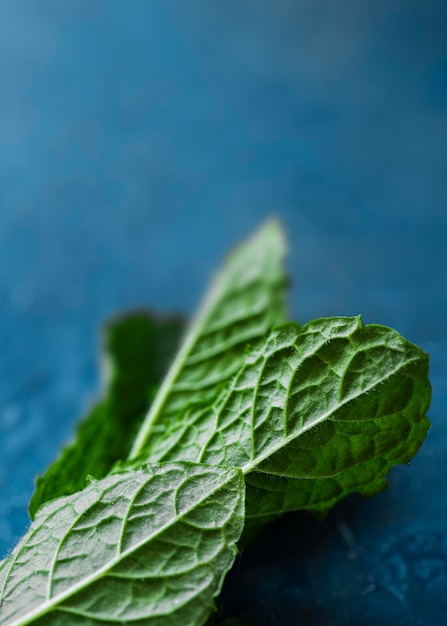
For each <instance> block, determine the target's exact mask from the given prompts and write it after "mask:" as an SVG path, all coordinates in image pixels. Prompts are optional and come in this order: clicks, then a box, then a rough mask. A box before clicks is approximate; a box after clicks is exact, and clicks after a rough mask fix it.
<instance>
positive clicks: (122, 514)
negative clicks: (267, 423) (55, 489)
mask: <svg viewBox="0 0 447 626" xmlns="http://www.w3.org/2000/svg"><path fill="white" fill-rule="evenodd" d="M243 506H244V482H243V478H242V475H241V472H240V471H239V470H234V469H225V468H216V467H208V466H203V465H202V466H201V465H194V464H188V463H176V464H172V465H158V466H157V465H155V466H147V467H145V468H144V469H142V470H139V471H136V472H129V473H127V474H116V475H113V476H110V477H108V478H105V479H103V480H101V481H98V482H93V483H92V484H91V485H90V486H89V487H87V488H86V489H84V490H83V491H81V492H80V493H77V494H75V495H71V496H68V497H64V498H59V499H57V500H54V501H53V502H50V503H48V504H46V505H45V506H43V507H42V508H41V509H40V510H39V512H38V514H37V516H36V520H35V521H34V523H33V524H32V526H31V527H30V529H29V531H28V533H27V534H26V535H25V537H24V538H23V539H22V541H21V542H20V543H19V544H18V546H17V547H16V549H15V550H14V552H13V553H12V554H11V555H10V556H9V557H8V558H7V559H6V560H5V561H4V562H3V563H2V564H1V565H0V623H1V624H2V625H4V626H7V625H9V626H25V625H27V624H36V625H39V626H43V625H45V626H59V625H62V624H63V625H66V624H71V625H73V626H78V625H79V626H84V625H85V626H87V625H90V624H101V625H104V626H105V625H106V624H116V623H122V624H123V623H132V624H142V625H143V624H148V625H149V624H151V625H154V626H179V625H180V624H182V625H184V626H200V625H201V624H203V623H204V622H205V621H206V619H207V617H208V616H209V614H210V613H211V611H212V610H213V607H214V605H213V597H214V596H215V595H216V594H217V593H218V592H219V590H220V587H221V584H222V581H223V577H224V575H225V573H226V572H227V570H228V569H229V568H230V567H231V565H232V563H233V561H234V558H235V555H236V547H235V544H236V542H237V541H238V539H239V536H240V534H241V531H242V527H243V519H244V517H243V516H244V508H243Z"/></svg>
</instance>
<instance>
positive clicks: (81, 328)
mask: <svg viewBox="0 0 447 626" xmlns="http://www.w3.org/2000/svg"><path fill="white" fill-rule="evenodd" d="M446 20H447V4H446V3H445V2H442V1H440V2H435V1H433V0H426V1H425V2H420V1H418V2H416V1H414V0H387V1H385V0H374V1H373V0H371V1H367V2H362V3H357V2H352V1H349V0H340V2H330V1H329V0H326V1H323V0H313V2H311V3H308V2H303V1H298V2H296V1H292V0H290V1H289V0H276V1H275V2H270V1H267V0H246V1H244V2H242V1H236V0H235V1H234V2H232V1H229V2H224V3H222V2H218V1H217V0H216V1H214V0H211V1H210V0H206V1H205V0H193V1H192V2H183V1H182V0H169V1H166V2H157V1H155V0H154V1H152V0H151V1H150V2H144V1H143V0H141V1H137V0H132V1H129V2H118V1H114V0H108V1H106V0H104V1H100V0H77V1H76V2H71V1H69V2H59V1H57V0H51V1H50V0H40V2H39V3H34V2H32V1H31V0H29V1H26V0H2V2H1V3H0V76H1V90H2V95H1V98H0V298H1V302H2V307H1V311H0V345H1V351H0V459H1V461H0V553H1V554H5V553H6V552H7V550H8V549H10V548H11V547H12V545H13V544H14V543H15V541H16V539H17V538H18V537H19V536H20V535H21V534H22V533H23V532H24V530H25V528H26V526H27V523H28V521H27V515H26V505H27V501H28V499H29V496H30V494H31V491H32V481H33V477H34V476H35V475H36V474H37V473H38V472H39V471H42V470H43V469H44V468H45V466H46V465H47V464H48V463H49V462H50V461H51V460H52V459H53V458H54V456H55V455H56V454H57V451H58V449H59V447H60V445H61V444H62V442H64V441H66V440H67V439H68V438H69V437H70V435H71V433H72V431H73V425H74V422H75V419H76V418H77V417H78V416H79V415H80V414H81V412H82V410H84V409H85V408H86V407H87V406H88V405H89V403H90V402H91V400H92V399H93V398H94V397H95V395H96V393H97V390H98V384H99V381H98V374H97V348H98V343H99V342H98V331H99V328H100V324H101V323H102V322H103V321H104V320H105V319H107V318H108V317H110V316H111V315H113V314H115V313H117V312H119V311H122V310H126V309H129V308H135V307H140V306H142V305H144V306H149V307H152V308H156V309H158V310H161V311H171V310H177V311H181V312H184V313H187V314H189V313H191V312H192V311H193V310H194V308H195V306H196V304H197V301H198V299H199V297H200V294H201V293H202V291H203V289H204V288H205V285H206V281H207V279H208V278H209V277H210V274H211V272H212V270H213V268H215V267H216V266H217V264H218V263H219V261H220V259H221V257H222V255H223V254H224V253H225V252H226V250H227V249H228V248H229V246H231V245H232V244H233V243H235V242H236V241H238V240H239V239H241V238H242V237H244V236H246V235H247V234H249V232H250V231H251V230H252V229H253V228H254V227H256V226H257V224H258V223H259V222H260V221H261V220H262V219H263V218H264V217H266V216H268V215H272V214H276V215H279V216H280V217H281V218H282V220H283V221H284V223H285V226H286V228H287V231H288V235H289V240H290V247H291V255H290V259H289V270H290V273H291V274H292V276H293V278H294V284H293V287H292V295H291V311H292V313H293V316H294V317H296V318H298V319H299V320H301V321H306V320H308V319H310V318H312V317H317V316H322V315H333V314H347V315H351V314H357V313H362V314H363V317H364V320H365V322H379V323H383V324H387V325H390V326H393V327H395V328H397V329H398V330H399V331H400V332H401V333H402V334H403V335H405V336H406V337H407V338H408V339H410V340H412V341H414V342H416V343H419V344H420V345H422V347H424V348H425V349H426V350H427V351H429V352H430V354H431V369H432V375H431V378H432V383H433V388H434V400H433V405H432V410H431V412H430V418H431V420H432V422H433V428H432V430H431V432H430V434H429V437H428V439H427V442H426V443H425V444H424V446H423V448H422V449H421V451H420V453H419V455H418V457H417V458H416V459H415V460H414V461H413V462H412V464H411V466H410V467H399V468H397V469H396V470H394V471H393V473H392V475H391V489H390V490H388V492H386V493H384V494H381V495H380V496H378V497H376V498H374V499H373V500H369V501H364V500H358V499H356V498H353V499H351V500H349V501H348V502H346V503H344V504H343V505H342V506H341V507H339V508H338V509H337V510H336V511H335V512H334V513H333V515H331V517H330V518H329V519H328V520H327V521H326V522H325V523H324V524H323V525H317V524H315V523H314V522H312V521H311V520H308V519H307V518H303V517H302V516H293V515H292V516H289V517H288V518H286V519H285V520H284V521H281V522H279V525H277V526H276V527H274V528H272V529H271V531H269V534H268V535H267V537H266V538H265V539H264V541H263V542H262V544H261V547H260V548H258V549H257V550H249V551H247V552H246V553H244V554H243V555H242V559H241V561H240V563H239V565H238V568H237V571H236V572H235V573H234V575H233V579H234V580H233V583H234V584H235V585H237V587H238V589H239V593H238V594H236V593H235V592H234V588H233V590H232V587H231V585H228V588H227V591H226V597H227V600H226V601H227V606H228V608H229V609H230V610H231V611H232V612H233V613H235V614H236V613H238V614H239V615H241V616H245V617H246V618H247V619H248V620H251V623H252V624H253V626H272V625H274V624H280V625H282V626H288V625H291V626H292V625H293V626H295V625H296V624H298V623H304V624H315V625H317V626H329V625H333V626H335V625H336V624H349V625H352V626H354V625H358V624H362V626H370V625H371V626H372V625H376V624H380V625H385V626H388V625H390V626H391V625H393V626H394V625H395V624H396V623H399V624H401V625H407V624H408V625H413V624H431V625H435V626H436V625H437V624H440V625H441V624H444V623H445V612H446V609H447V497H446V495H445V484H446V479H447V457H446V452H447V450H446V448H447V428H446V420H445V413H446V410H447V392H446V384H445V381H446V354H447V342H446V339H445V328H446V320H447V298H446V294H445V289H446V285H447V276H446V273H447V251H446V249H447V246H446V241H447V209H446V207H447V185H446V164H447V158H446V157H447V148H446V146H447V141H446V139H447V115H446V111H447V26H446V24H447V22H446Z"/></svg>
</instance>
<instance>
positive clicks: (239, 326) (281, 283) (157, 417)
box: [130, 221, 286, 458]
mask: <svg viewBox="0 0 447 626" xmlns="http://www.w3.org/2000/svg"><path fill="white" fill-rule="evenodd" d="M284 254H285V244H284V240H283V235H282V231H281V228H280V226H279V225H278V224H277V223H276V222H274V221H271V222H268V223H267V224H265V225H264V226H263V227H262V228H261V229H260V230H259V231H258V232H256V233H255V234H254V235H253V237H252V238H251V239H249V240H248V241H247V242H246V243H245V244H243V245H242V246H240V247H239V248H237V249H236V250H234V252H233V253H232V254H231V255H230V256H229V258H228V259H227V261H226V263H225V264H224V266H223V268H222V269H221V271H220V272H219V273H218V274H217V276H216V278H215V280H214V282H213V284H212V286H211V289H210V291H209V293H208V295H207V296H206V298H205V301H204V302H203V305H202V307H201V309H200V310H199V313H198V315H197V317H196V318H195V320H194V321H193V323H192V325H191V327H190V329H189V331H188V332H187V334H186V337H185V339H184V342H183V344H182V348H181V349H180V351H179V353H178V355H177V357H176V359H175V361H174V363H173V365H172V367H171V369H170V371H169V373H168V375H167V376H166V378H165V380H164V382H163V385H162V387H161V389H160V391H159V393H158V395H157V397H156V399H155V401H154V403H153V404H152V406H151V408H150V411H149V413H148V415H147V417H146V420H145V423H144V424H143V426H142V428H141V430H140V433H139V436H138V437H137V439H136V441H135V444H134V446H133V448H132V451H131V455H130V457H131V458H136V457H141V458H144V450H145V447H146V445H147V442H148V441H149V439H150V438H151V437H153V436H156V437H157V438H160V437H161V438H162V437H163V431H164V429H165V428H166V427H167V425H169V423H170V422H172V421H173V420H175V419H176V417H177V415H178V413H179V412H180V411H181V409H182V408H183V407H184V406H185V405H187V404H192V403H195V402H199V403H202V404H203V403H205V404H209V403H210V402H212V401H213V400H214V399H215V398H216V396H217V393H218V391H219V390H220V388H221V387H222V385H224V384H225V383H227V382H228V381H229V380H230V379H231V377H232V376H234V375H235V374H236V372H237V371H238V370H239V368H240V367H241V365H242V363H243V360H244V355H245V351H246V348H247V345H255V344H256V343H258V342H259V341H260V339H261V338H263V337H264V336H265V335H266V333H268V332H269V331H270V329H271V328H272V326H275V325H277V324H280V323H282V322H283V321H285V305H284V291H285V283H286V278H285V275H284V271H283V268H282V261H283V257H284Z"/></svg>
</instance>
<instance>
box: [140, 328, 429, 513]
mask: <svg viewBox="0 0 447 626" xmlns="http://www.w3.org/2000/svg"><path fill="white" fill-rule="evenodd" d="M430 394H431V390H430V384H429V382H428V357H427V355H426V354H425V353H424V352H423V351H422V350H420V349H419V348H418V347H417V346H415V345H413V344H411V343H409V342H408V341H406V340H405V339H404V338H403V337H401V336H400V335H399V333H397V332H396V331H394V330H392V329H390V328H386V327H384V326H377V325H369V326H366V327H365V326H364V325H363V324H362V322H361V319H360V317H356V318H345V317H335V318H328V319H320V320H315V321H313V322H310V323H309V324H307V325H305V326H304V327H303V328H300V327H299V326H297V325H295V324H293V323H291V324H287V325H284V326H282V327H279V328H277V329H274V330H273V331H272V332H271V334H270V336H269V337H268V338H267V340H266V341H265V342H264V343H263V344H262V345H260V346H258V347H257V348H255V349H253V350H252V351H251V352H250V353H249V354H248V355H247V357H246V361H245V364H244V365H243V367H242V368H241V369H240V371H239V373H238V374H237V375H236V376H235V377H234V379H233V380H232V381H231V383H230V384H229V385H228V388H227V389H226V390H225V391H224V392H222V394H221V395H220V397H219V398H218V400H217V401H216V402H215V403H214V405H213V406H212V407H211V408H210V407H200V406H198V405H191V406H190V407H188V408H187V409H185V410H184V411H183V413H182V414H181V415H180V416H179V418H178V419H177V420H176V421H175V422H171V423H170V424H169V426H168V428H167V429H166V431H165V432H164V434H163V437H160V438H156V437H154V438H153V439H152V440H151V442H150V445H149V446H148V448H147V453H148V458H149V459H151V461H168V460H172V459H183V460H189V461H196V462H205V463H209V464H213V465H228V466H234V467H240V468H241V469H242V470H243V472H244V474H246V484H247V518H251V517H253V518H258V517H263V516H265V518H266V519H267V518H271V517H272V516H275V515H277V514H279V513H282V512H284V511H289V510H296V509H310V510H313V511H315V512H317V513H324V512H325V511H326V510H327V509H329V508H330V507H332V506H333V505H334V504H335V503H336V502H337V501H338V500H340V499H341V498H343V497H345V496H346V495H348V494H349V493H352V492H354V491H355V492H359V493H361V494H363V495H372V494H374V493H376V492H378V491H380V490H382V489H384V488H385V487H386V486H387V482H386V475H387V474H388V472H389V471H390V469H391V467H392V466H393V465H394V464H396V463H408V462H409V460H410V459H411V458H412V456H413V455H414V454H415V453H416V452H417V450H418V448H419V447H420V445H421V443H422V441H423V440H424V438H425V435H426V433H427V430H428V428H429V421H428V419H427V418H426V417H425V413H426V411H427V410H428V407H429V404H430Z"/></svg>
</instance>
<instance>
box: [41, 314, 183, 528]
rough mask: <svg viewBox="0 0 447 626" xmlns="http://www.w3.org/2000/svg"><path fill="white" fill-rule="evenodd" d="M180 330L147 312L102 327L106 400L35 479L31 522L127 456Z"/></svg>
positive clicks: (179, 324) (170, 320)
mask: <svg viewBox="0 0 447 626" xmlns="http://www.w3.org/2000/svg"><path fill="white" fill-rule="evenodd" d="M182 330H183V323H182V322H181V321H180V320H179V319H177V318H173V317H165V318H161V317H156V316H153V315H149V314H147V313H133V314H129V315H127V316H125V317H122V318H119V319H117V320H115V321H114V322H112V323H110V324H109V325H108V326H107V327H106V328H105V332H104V340H103V341H104V356H103V361H104V371H105V374H106V378H107V380H106V392H105V399H104V400H103V401H102V402H100V403H99V404H97V405H96V406H95V407H94V408H93V409H92V410H91V412H90V413H89V415H88V417H87V418H86V419H84V420H83V421H82V422H80V424H79V426H78V429H77V432H76V436H75V439H74V441H73V442H72V443H71V444H70V445H69V446H67V447H66V448H64V449H63V450H62V452H61V454H60V456H59V458H58V459H56V461H55V462H54V463H53V464H52V465H50V467H49V468H48V469H47V470H46V472H45V474H44V475H43V476H41V477H38V478H37V480H36V488H35V491H34V494H33V496H32V499H31V502H30V506H29V511H30V515H31V517H32V518H34V516H35V514H36V511H37V509H38V508H39V507H40V506H41V505H42V504H43V503H44V502H48V501H49V500H52V499H53V498H57V497H58V496H62V495H69V494H72V493H75V492H76V491H78V490H80V489H82V488H83V487H84V486H85V485H86V479H87V476H93V477H94V478H103V477H104V476H106V475H107V474H108V473H109V471H110V469H111V468H112V466H113V465H114V464H115V463H116V462H117V461H119V460H120V459H125V458H126V457H127V455H128V454H129V451H130V448H131V446H132V443H133V441H134V439H135V436H136V432H137V431H138V428H139V426H140V424H141V422H142V420H143V418H144V415H145V413H146V411H147V408H148V406H149V404H150V399H151V396H153V395H154V393H155V389H156V387H157V385H159V383H160V381H161V380H162V378H163V376H164V374H165V372H166V370H167V369H168V366H169V363H170V361H171V360H172V357H173V354H174V352H175V349H176V348H177V345H178V343H179V340H180V334H181V332H182Z"/></svg>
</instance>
